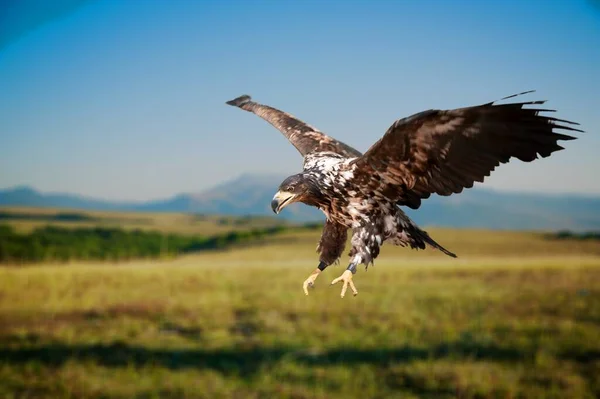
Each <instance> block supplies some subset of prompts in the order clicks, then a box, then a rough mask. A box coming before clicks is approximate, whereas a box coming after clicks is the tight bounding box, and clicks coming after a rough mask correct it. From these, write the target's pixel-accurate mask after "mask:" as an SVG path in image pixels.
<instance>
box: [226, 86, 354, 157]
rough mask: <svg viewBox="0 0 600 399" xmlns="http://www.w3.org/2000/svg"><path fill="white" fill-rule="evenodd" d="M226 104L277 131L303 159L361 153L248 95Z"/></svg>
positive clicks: (348, 155) (351, 155)
mask: <svg viewBox="0 0 600 399" xmlns="http://www.w3.org/2000/svg"><path fill="white" fill-rule="evenodd" d="M226 104H228V105H232V106H235V107H239V108H241V109H243V110H245V111H248V112H252V113H254V114H256V115H258V116H259V117H261V118H262V119H264V120H265V121H267V122H269V123H270V124H271V125H273V126H274V127H275V128H276V129H277V130H279V131H280V132H281V133H282V134H283V135H284V136H285V137H286V138H287V139H288V140H289V141H290V143H292V145H293V146H294V147H296V149H297V150H298V151H299V152H300V154H301V155H302V156H303V157H304V156H306V155H307V154H309V153H311V152H320V151H330V152H334V153H336V154H339V155H343V156H347V157H359V156H361V153H360V152H359V151H357V150H355V149H354V148H352V147H350V146H349V145H347V144H345V143H342V142H341V141H338V140H335V139H334V138H331V137H329V136H327V135H326V134H324V133H323V132H321V131H319V130H318V129H316V128H314V127H312V126H310V125H308V124H307V123H304V122H302V121H301V120H299V119H297V118H296V117H295V116H293V115H290V114H288V113H287V112H283V111H280V110H278V109H276V108H273V107H270V106H268V105H264V104H259V103H257V102H254V101H252V98H251V97H250V96H248V95H243V96H240V97H237V98H235V99H233V100H231V101H227V102H226Z"/></svg>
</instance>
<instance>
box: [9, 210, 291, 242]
mask: <svg viewBox="0 0 600 399" xmlns="http://www.w3.org/2000/svg"><path fill="white" fill-rule="evenodd" d="M0 223H5V224H8V225H10V226H12V227H14V228H15V229H16V230H17V231H18V232H20V233H28V232H30V231H32V230H34V229H35V228H38V227H43V226H47V225H52V226H59V227H65V228H75V227H97V226H99V227H120V228H123V229H128V230H134V229H140V230H154V231H159V232H162V233H179V234H200V235H214V234H222V233H226V232H230V231H238V230H247V229H249V228H262V227H271V226H278V225H285V224H286V223H285V221H283V220H282V219H276V218H266V217H260V216H256V217H231V216H214V215H201V214H198V215H194V214H184V213H168V212H163V213H150V212H111V211H80V210H72V209H56V208H27V207H0Z"/></svg>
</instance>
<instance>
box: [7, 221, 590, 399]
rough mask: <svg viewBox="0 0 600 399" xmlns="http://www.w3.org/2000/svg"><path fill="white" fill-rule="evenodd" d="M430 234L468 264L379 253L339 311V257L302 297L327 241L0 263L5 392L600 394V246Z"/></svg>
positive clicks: (276, 240) (294, 237) (533, 237)
mask: <svg viewBox="0 0 600 399" xmlns="http://www.w3.org/2000/svg"><path fill="white" fill-rule="evenodd" d="M110 216H111V217H113V218H117V219H118V218H120V217H121V216H119V215H117V214H111V215H110ZM134 216H135V217H136V218H137V222H136V223H138V224H140V222H139V220H141V219H140V218H142V219H143V218H146V219H148V220H149V219H152V220H156V219H153V218H155V217H156V218H158V219H161V218H164V219H163V220H164V221H166V220H167V219H168V218H171V221H172V220H177V218H180V217H181V218H183V216H181V215H179V216H177V215H163V216H153V215H146V214H137V215H134ZM127 217H133V216H132V215H129V216H127ZM120 220H121V221H122V219H120ZM215 220H217V219H215ZM11 223H16V224H17V225H18V224H20V223H26V224H29V225H30V224H32V223H42V222H41V221H39V220H38V221H31V220H28V221H23V220H21V219H20V220H17V221H14V220H13V221H12V222H11ZM53 223H63V224H64V223H71V224H76V223H73V222H64V221H58V222H57V221H54V222H53ZM81 223H92V222H90V221H85V222H84V221H82V222H81ZM202 223H207V227H206V228H207V229H208V230H210V231H211V232H214V231H222V230H220V229H221V228H222V227H223V225H220V224H218V223H217V222H216V221H214V220H213V221H206V220H204V221H202ZM211 223H212V224H213V225H214V226H212V227H211V226H210V224H211ZM261 223H266V222H265V221H263V222H261ZM148 224H149V222H148V223H146V225H148ZM69 225H70V224H69ZM167 225H168V226H167ZM230 225H232V226H233V225H236V223H235V222H232V223H230ZM183 226H184V227H180V228H181V229H191V230H193V231H195V232H198V233H201V232H203V231H204V230H202V229H200V228H199V227H198V226H195V227H190V225H189V224H185V225H183ZM21 228H23V229H26V228H29V227H27V226H24V225H21ZM164 228H165V229H166V230H168V231H180V230H177V225H174V224H169V223H167V222H165V227H164ZM188 231H189V230H188ZM428 231H429V232H430V234H431V235H432V236H433V237H434V238H435V239H436V240H437V241H438V242H440V243H441V244H442V245H444V246H445V247H447V248H448V249H450V250H452V251H453V252H456V253H457V254H458V256H459V258H458V259H451V258H448V257H446V256H444V255H443V254H440V253H439V252H436V251H433V250H426V251H411V250H409V249H404V248H398V247H391V246H385V245H384V247H383V249H382V254H381V255H380V257H379V258H378V259H377V260H376V262H375V266H371V267H369V269H368V271H366V272H365V270H364V268H362V267H361V268H360V269H359V271H358V273H357V274H356V275H355V283H356V285H357V288H358V290H359V294H358V296H356V297H352V296H351V295H348V296H346V298H344V299H341V298H340V297H339V293H340V288H341V287H340V286H339V285H338V286H333V287H332V286H330V285H329V283H330V282H331V280H332V279H334V278H335V277H337V276H338V275H339V274H341V272H342V271H343V270H344V268H345V264H346V261H347V257H346V256H345V257H344V258H343V259H342V261H341V263H340V265H337V266H332V267H330V268H328V269H326V270H325V271H324V272H323V273H322V274H321V276H320V277H319V279H318V280H317V282H316V287H315V288H314V289H312V290H311V291H310V295H309V296H305V295H304V294H303V292H302V282H303V281H304V279H305V278H306V277H307V276H308V274H309V273H310V272H311V271H312V270H313V269H314V268H315V267H316V265H317V263H318V262H317V254H316V253H315V247H316V243H317V240H318V237H319V234H320V231H319V230H318V229H316V230H315V229H313V230H310V229H309V230H307V229H304V230H298V231H294V230H288V231H285V232H283V233H282V234H278V235H274V236H270V237H267V238H265V239H263V240H261V241H259V242H256V243H254V245H245V246H241V247H232V248H229V249H227V250H222V251H206V252H200V253H196V254H188V255H185V256H180V257H177V258H175V259H164V260H153V261H151V260H132V261H128V262H119V263H111V262H98V261H90V262H80V261H79V262H69V263H67V264H51V263H48V264H41V265H31V266H23V267H14V266H12V267H11V266H9V267H2V268H0V397H2V398H188V397H189V398H351V397H357V398H358V397H360V398H595V397H599V396H600V340H599V339H598V337H600V242H598V241H597V240H571V239H563V240H556V239H549V238H548V237H547V236H546V235H545V234H542V233H537V232H509V231H485V230H450V229H434V228H431V229H428ZM346 252H347V251H346Z"/></svg>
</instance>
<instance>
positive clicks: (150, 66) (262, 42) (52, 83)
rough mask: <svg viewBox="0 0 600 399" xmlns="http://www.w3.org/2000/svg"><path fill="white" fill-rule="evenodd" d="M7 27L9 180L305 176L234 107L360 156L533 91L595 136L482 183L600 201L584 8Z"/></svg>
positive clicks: (287, 13)
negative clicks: (419, 120) (454, 111)
mask: <svg viewBox="0 0 600 399" xmlns="http://www.w3.org/2000/svg"><path fill="white" fill-rule="evenodd" d="M56 1H59V0H56ZM34 3H35V2H34ZM4 12H5V13H8V12H9V11H7V10H4ZM10 12H11V13H12V14H10V15H9V17H10V18H7V19H5V21H7V20H8V21H20V20H22V19H23V18H25V17H26V16H27V15H26V14H27V13H28V12H32V11H31V10H29V11H28V10H27V9H21V10H16V11H15V10H12V11H10ZM6 15H8V14H5V17H6ZM3 29H4V32H2V31H0V34H4V35H5V40H4V41H5V42H6V44H4V45H2V46H1V47H0V187H10V186H15V185H31V186H33V187H35V188H38V189H40V190H42V191H54V192H57V191H60V192H71V193H79V194H84V195H89V196H95V197H101V198H108V199H121V200H146V199H155V198H163V197H168V196H171V195H173V194H176V193H180V192H198V191H201V190H202V189H205V188H208V187H210V186H212V185H215V184H217V183H220V182H222V181H223V180H224V179H230V178H234V177H236V176H238V175H239V174H241V173H253V172H257V173H264V172H266V173H270V174H282V175H283V174H291V173H294V172H295V171H297V170H298V169H299V168H300V167H301V161H302V160H301V158H300V156H299V154H298V153H297V152H296V150H295V149H294V148H293V147H292V146H291V145H290V144H288V143H287V141H286V140H285V139H284V138H283V136H281V135H280V133H279V132H277V131H276V130H275V129H274V128H272V127H271V126H270V125H268V124H267V123H266V122H264V121H262V120H261V119H259V118H258V117H256V116H254V115H252V114H249V113H246V112H243V111H241V110H239V109H236V108H233V107H230V106H227V105H225V101H227V100H230V99H232V98H234V97H236V96H238V95H241V94H250V95H252V96H253V98H254V99H255V100H256V101H259V102H263V103H266V104H269V105H272V106H275V107H277V108H281V109H283V110H286V111H288V112H290V113H292V114H294V115H296V116H298V117H299V118H301V119H303V120H305V121H307V122H308V123H310V124H312V125H314V126H316V127H318V128H320V129H321V130H323V131H325V132H326V133H328V134H330V135H332V136H334V137H336V138H339V139H340V140H342V141H345V142H346V143H348V144H350V145H353V146H355V147H356V148H357V149H359V150H361V151H365V150H366V149H367V148H368V147H369V146H370V145H371V144H372V143H374V142H375V141H376V140H377V139H378V138H379V137H380V136H381V135H382V134H383V133H384V132H385V130H386V129H387V128H388V127H389V125H391V124H392V123H393V121H394V120H395V119H398V118H401V117H405V116H408V115H410V114H412V113H415V112H419V111H422V110H425V109H430V108H455V107H462V106H467V105H476V104H479V103H483V102H488V101H491V100H495V99H498V98H501V97H504V96H506V95H510V94H513V93H518V92H521V91H524V90H529V89H536V90H537V92H536V93H534V94H533V95H529V96H528V97H526V98H527V99H547V100H549V102H548V104H547V105H548V106H549V107H551V108H554V109H557V110H558V114H557V115H556V116H557V117H559V118H564V119H569V120H574V121H577V122H580V123H581V125H582V128H583V129H584V130H586V132H587V133H585V134H583V135H582V136H581V139H580V140H575V141H571V142H567V143H566V147H567V149H566V150H565V151H561V152H558V153H556V154H554V155H553V156H552V157H551V158H548V159H543V160H538V161H536V162H534V163H532V164H525V163H522V162H519V161H513V162H511V164H509V165H503V166H502V167H500V168H499V169H498V170H497V171H496V172H494V174H493V175H492V177H491V178H489V180H487V182H486V183H485V185H486V186H487V187H491V188H496V189H506V190H523V191H536V192H578V193H595V194H600V177H598V174H599V173H600V155H599V150H600V94H599V93H600V9H598V8H594V6H593V5H592V2H589V1H585V0H564V1H558V0H540V1H535V0H530V1H521V0H508V1H490V2H476V1H470V0H464V1H443V0H438V1H432V0H426V1H400V0H398V1H357V0H350V1H327V2H324V1H310V0H308V1H267V0H263V1H243V0H239V1H191V0H175V1H173V0H146V1H120V0H115V1H111V0H106V1H104V0H100V1H90V2H87V3H85V4H83V5H82V6H81V7H79V8H77V9H75V10H71V11H70V12H68V13H66V14H65V15H62V16H59V17H53V18H50V19H49V20H48V21H46V22H45V23H44V24H41V25H39V26H37V27H32V28H31V29H29V30H27V31H25V32H24V33H23V34H19V35H15V34H13V35H12V36H11V35H8V36H7V32H8V31H9V30H10V26H9V24H6V23H5V24H4V28H3ZM13 33H14V32H13ZM6 37H9V39H10V40H8V41H7V40H6Z"/></svg>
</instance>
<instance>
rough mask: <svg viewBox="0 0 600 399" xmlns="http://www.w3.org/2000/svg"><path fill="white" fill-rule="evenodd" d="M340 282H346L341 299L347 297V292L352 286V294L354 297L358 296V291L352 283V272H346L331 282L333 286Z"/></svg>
mask: <svg viewBox="0 0 600 399" xmlns="http://www.w3.org/2000/svg"><path fill="white" fill-rule="evenodd" d="M340 281H343V282H344V284H343V285H342V293H341V294H340V298H343V297H344V296H345V295H346V290H347V289H348V286H350V289H351V290H352V294H353V295H354V296H356V295H358V290H357V289H356V287H355V286H354V282H353V281H352V271H351V270H345V271H344V273H342V275H341V276H340V277H338V278H336V279H335V280H333V281H332V282H331V285H334V284H337V283H339V282H340Z"/></svg>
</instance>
